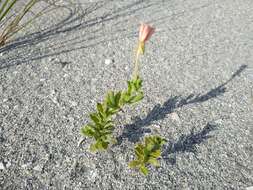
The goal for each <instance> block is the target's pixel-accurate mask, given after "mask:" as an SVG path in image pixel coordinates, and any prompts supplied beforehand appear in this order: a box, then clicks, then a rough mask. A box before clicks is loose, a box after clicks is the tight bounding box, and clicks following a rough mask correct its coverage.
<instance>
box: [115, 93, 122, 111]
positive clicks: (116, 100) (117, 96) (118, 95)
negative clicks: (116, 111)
mask: <svg viewBox="0 0 253 190" xmlns="http://www.w3.org/2000/svg"><path fill="white" fill-rule="evenodd" d="M120 98H121V91H119V92H118V93H117V94H116V95H115V103H116V105H117V107H119V102H120Z"/></svg>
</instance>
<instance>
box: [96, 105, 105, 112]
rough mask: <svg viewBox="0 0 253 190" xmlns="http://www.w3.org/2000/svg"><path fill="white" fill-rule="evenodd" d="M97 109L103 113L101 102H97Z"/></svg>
mask: <svg viewBox="0 0 253 190" xmlns="http://www.w3.org/2000/svg"><path fill="white" fill-rule="evenodd" d="M97 110H98V111H99V112H100V113H101V114H103V113H104V109H103V105H102V104H101V103H97Z"/></svg>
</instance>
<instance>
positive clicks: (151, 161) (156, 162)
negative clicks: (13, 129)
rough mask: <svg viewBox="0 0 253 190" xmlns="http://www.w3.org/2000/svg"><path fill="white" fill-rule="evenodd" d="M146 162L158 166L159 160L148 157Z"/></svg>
mask: <svg viewBox="0 0 253 190" xmlns="http://www.w3.org/2000/svg"><path fill="white" fill-rule="evenodd" d="M148 163H150V164H152V165H153V166H156V167H158V166H160V164H159V162H158V161H157V159H155V158H149V160H148Z"/></svg>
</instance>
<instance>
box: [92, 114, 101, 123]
mask: <svg viewBox="0 0 253 190" xmlns="http://www.w3.org/2000/svg"><path fill="white" fill-rule="evenodd" d="M90 118H91V120H92V121H94V123H96V124H97V125H98V124H99V117H98V114H97V113H92V114H90Z"/></svg>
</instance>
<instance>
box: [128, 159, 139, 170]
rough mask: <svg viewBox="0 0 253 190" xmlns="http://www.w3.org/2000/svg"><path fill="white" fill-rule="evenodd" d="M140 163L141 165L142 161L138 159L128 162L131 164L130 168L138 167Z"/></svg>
mask: <svg viewBox="0 0 253 190" xmlns="http://www.w3.org/2000/svg"><path fill="white" fill-rule="evenodd" d="M139 165H140V162H139V161H137V160H133V161H131V162H129V164H128V166H129V167H130V168H136V167H138V166H139Z"/></svg>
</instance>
